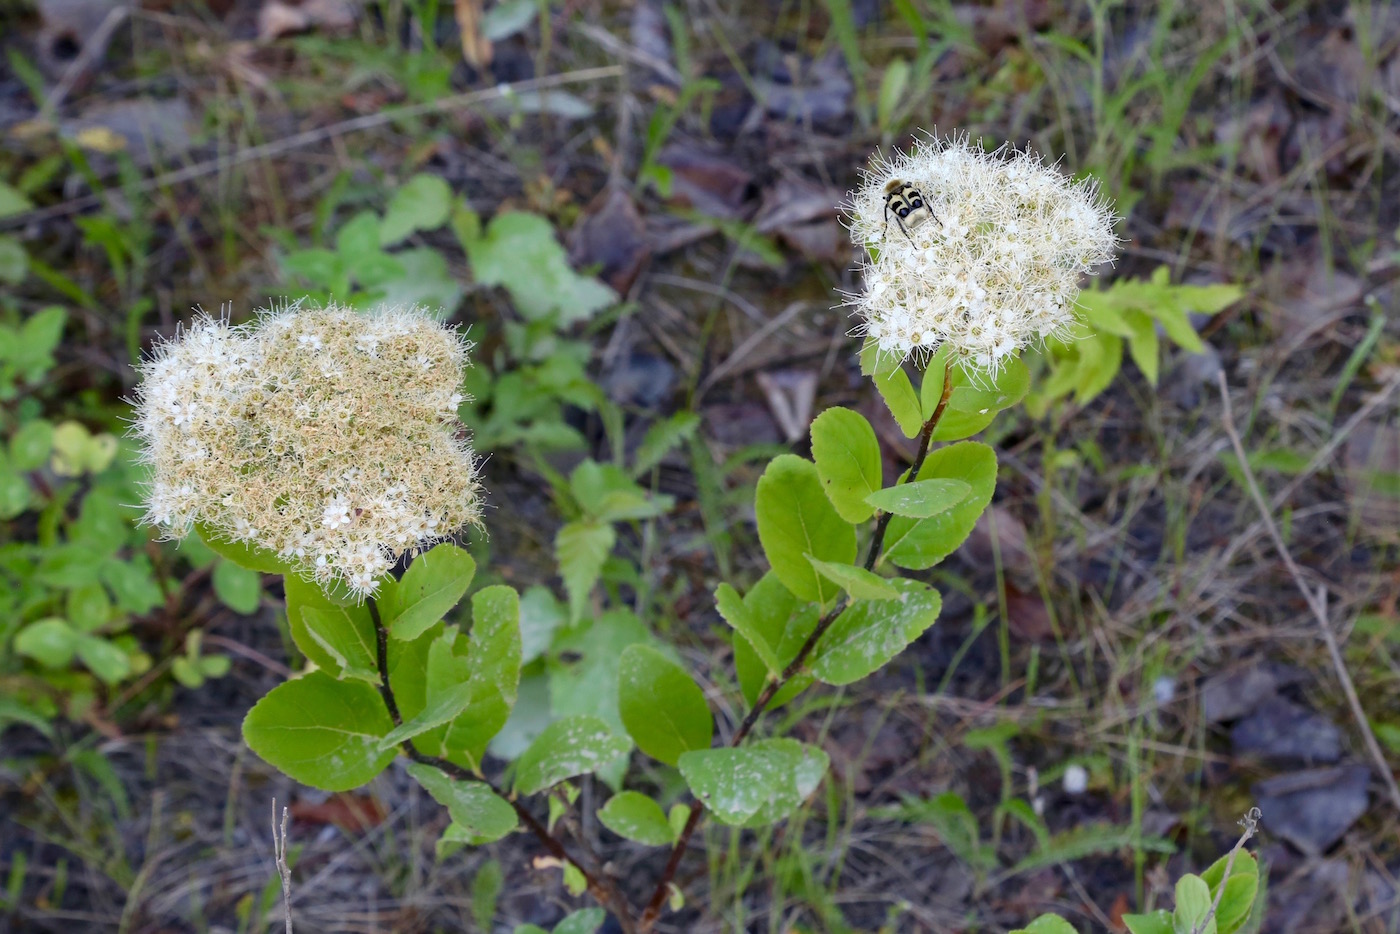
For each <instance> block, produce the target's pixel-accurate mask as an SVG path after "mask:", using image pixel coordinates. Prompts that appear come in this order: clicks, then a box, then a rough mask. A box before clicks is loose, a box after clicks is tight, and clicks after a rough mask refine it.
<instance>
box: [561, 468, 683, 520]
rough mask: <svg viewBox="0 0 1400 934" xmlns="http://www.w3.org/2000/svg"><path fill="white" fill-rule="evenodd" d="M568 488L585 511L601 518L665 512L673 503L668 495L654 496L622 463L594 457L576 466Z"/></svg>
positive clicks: (620, 518) (632, 517) (649, 515)
mask: <svg viewBox="0 0 1400 934" xmlns="http://www.w3.org/2000/svg"><path fill="white" fill-rule="evenodd" d="M569 490H570V492H572V493H573V494H574V499H576V500H578V504H579V506H580V508H582V509H583V512H584V515H586V516H587V517H588V518H590V519H593V520H596V521H598V522H622V521H625V520H628V519H650V518H652V517H653V516H659V515H663V514H664V513H665V512H666V511H667V510H669V509H670V508H671V506H672V505H673V503H674V500H672V499H671V497H669V496H651V495H650V494H648V493H647V491H646V490H644V489H642V488H641V487H639V486H638V485H637V484H636V483H634V482H633V481H632V478H631V477H630V476H629V475H628V474H627V473H626V471H624V470H622V469H621V468H620V467H616V466H614V465H612V464H599V463H598V462H597V461H594V460H586V461H584V462H583V463H582V464H579V465H578V467H576V468H574V472H573V473H572V474H571V475H570V476H569Z"/></svg>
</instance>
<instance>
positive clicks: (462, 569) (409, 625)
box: [379, 542, 476, 640]
mask: <svg viewBox="0 0 1400 934" xmlns="http://www.w3.org/2000/svg"><path fill="white" fill-rule="evenodd" d="M475 575H476V562H475V561H474V560H472V556H471V555H469V554H467V553H466V552H465V551H463V550H462V549H461V548H458V547H457V546H456V545H453V544H452V543H451V542H443V543H441V544H439V545H435V546H434V547H433V548H431V549H429V550H428V551H426V552H424V553H423V554H421V555H419V556H418V557H416V558H414V559H413V563H412V564H410V565H409V566H408V570H407V571H405V572H404V575H403V578H402V579H401V580H399V581H398V582H392V581H387V582H385V584H384V587H383V593H382V595H381V596H380V598H379V611H380V620H381V622H382V623H383V624H384V626H385V628H387V629H388V630H389V635H391V636H393V637H394V638H395V639H401V640H408V639H416V638H418V637H419V636H420V635H422V634H423V632H424V631H426V630H427V628H428V627H429V626H431V625H433V624H434V623H436V622H437V621H438V620H440V619H442V618H443V617H444V616H446V615H447V613H448V612H449V611H450V610H451V609H452V608H453V607H454V606H456V605H457V601H459V600H461V599H462V595H463V594H465V593H466V592H467V588H468V587H470V586H471V583H472V578H473V577H474V576H475Z"/></svg>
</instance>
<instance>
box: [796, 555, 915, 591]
mask: <svg viewBox="0 0 1400 934" xmlns="http://www.w3.org/2000/svg"><path fill="white" fill-rule="evenodd" d="M807 560H808V561H810V562H811V563H812V567H814V568H816V569H817V573H818V574H820V575H821V576H822V577H825V578H826V579H827V580H829V581H831V582H832V583H834V584H836V585H837V586H838V587H840V588H841V589H842V590H844V591H846V593H848V594H850V596H851V599H853V600H894V599H896V598H898V597H899V591H898V590H896V589H895V588H894V587H893V586H891V585H890V582H889V581H888V580H886V579H885V578H883V577H881V576H880V575H878V574H876V573H874V572H873V571H867V570H866V569H865V568H861V567H856V566H855V565H854V564H836V563H835V562H832V561H819V560H818V559H816V558H813V557H812V556H811V555H808V556H807Z"/></svg>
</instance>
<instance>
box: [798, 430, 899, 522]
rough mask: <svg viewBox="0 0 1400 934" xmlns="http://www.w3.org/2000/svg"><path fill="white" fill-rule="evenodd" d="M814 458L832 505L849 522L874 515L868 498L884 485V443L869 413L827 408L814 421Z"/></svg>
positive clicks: (861, 520)
mask: <svg viewBox="0 0 1400 934" xmlns="http://www.w3.org/2000/svg"><path fill="white" fill-rule="evenodd" d="M812 459H813V460H814V461H816V464H817V474H818V475H819V476H820V477H821V481H822V487H823V489H825V490H826V495H827V498H828V499H830V500H831V505H832V506H834V507H836V511H837V513H839V514H840V516H841V518H842V519H845V520H846V521H847V522H864V521H865V520H866V519H869V518H870V516H871V512H872V510H871V508H870V506H869V505H868V503H867V502H866V497H867V496H869V495H870V494H871V493H873V492H875V491H876V490H878V489H880V487H881V486H883V485H884V483H883V480H882V478H881V476H880V442H879V441H877V440H876V438H875V429H874V428H871V427H870V423H869V422H868V421H866V420H865V416H863V415H861V414H860V413H859V412H853V411H851V410H850V409H845V408H841V407H840V406H837V407H835V408H830V409H827V410H826V411H825V412H823V413H822V414H820V415H818V416H817V418H816V420H815V421H813V422H812Z"/></svg>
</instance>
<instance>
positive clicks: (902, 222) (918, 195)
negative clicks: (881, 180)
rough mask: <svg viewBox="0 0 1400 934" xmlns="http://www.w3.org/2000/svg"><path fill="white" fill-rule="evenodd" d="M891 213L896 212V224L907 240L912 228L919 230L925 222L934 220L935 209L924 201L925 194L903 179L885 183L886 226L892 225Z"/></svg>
mask: <svg viewBox="0 0 1400 934" xmlns="http://www.w3.org/2000/svg"><path fill="white" fill-rule="evenodd" d="M890 211H894V219H895V223H897V224H899V229H900V230H902V231H904V237H905V239H907V240H909V242H911V243H912V242H913V240H914V238H913V237H910V236H909V229H910V228H911V227H914V228H917V227H918V226H919V225H920V224H922V223H923V222H924V221H927V220H932V219H933V209H932V208H930V207H929V206H928V202H927V201H926V200H925V199H924V193H923V192H921V191H919V189H917V188H915V187H914V186H913V185H911V184H909V183H908V182H906V181H905V180H904V179H902V178H892V179H890V180H889V181H887V182H885V226H886V227H888V226H889V223H890Z"/></svg>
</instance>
